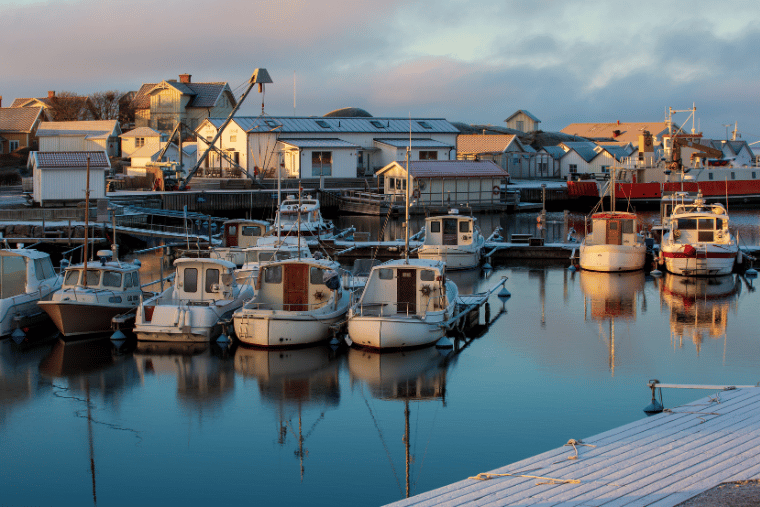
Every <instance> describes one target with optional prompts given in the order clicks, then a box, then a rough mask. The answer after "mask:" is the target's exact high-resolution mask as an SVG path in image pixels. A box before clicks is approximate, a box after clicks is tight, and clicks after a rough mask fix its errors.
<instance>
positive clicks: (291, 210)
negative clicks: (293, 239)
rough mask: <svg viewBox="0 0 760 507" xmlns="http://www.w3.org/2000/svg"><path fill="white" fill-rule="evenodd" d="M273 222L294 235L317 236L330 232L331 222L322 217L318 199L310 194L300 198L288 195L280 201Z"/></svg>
mask: <svg viewBox="0 0 760 507" xmlns="http://www.w3.org/2000/svg"><path fill="white" fill-rule="evenodd" d="M275 223H276V224H277V226H278V227H279V228H280V230H281V231H283V232H286V233H290V234H293V235H295V234H296V233H300V234H302V235H306V236H319V235H323V234H331V233H332V229H333V226H332V223H331V222H327V221H325V220H324V219H323V218H322V213H321V212H320V205H319V200H317V199H314V198H313V197H312V196H311V195H307V196H306V197H302V198H301V199H300V200H299V199H298V197H297V196H295V195H289V196H288V197H287V199H285V200H283V201H282V204H280V209H279V210H277V218H276V219H275Z"/></svg>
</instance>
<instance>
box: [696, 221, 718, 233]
mask: <svg viewBox="0 0 760 507" xmlns="http://www.w3.org/2000/svg"><path fill="white" fill-rule="evenodd" d="M697 227H698V228H699V230H700V231H706V230H710V231H711V230H713V229H715V221H714V220H713V219H712V218H700V219H699V220H698V221H697Z"/></svg>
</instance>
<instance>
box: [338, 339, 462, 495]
mask: <svg viewBox="0 0 760 507" xmlns="http://www.w3.org/2000/svg"><path fill="white" fill-rule="evenodd" d="M453 357H454V353H453V352H447V353H442V352H439V351H438V349H436V348H435V347H427V348H424V349H418V350H410V351H399V352H373V351H368V350H362V349H354V348H352V349H350V350H349V351H348V371H349V373H350V374H351V380H352V382H360V383H362V384H364V385H366V386H367V387H368V388H369V391H370V393H371V394H372V396H373V397H374V398H377V399H380V400H386V401H403V402H404V437H403V443H404V461H405V487H406V490H405V492H404V493H405V495H406V498H409V495H410V494H411V485H412V480H411V472H412V471H411V464H412V463H413V462H414V461H415V460H414V457H413V456H412V455H411V450H410V435H409V415H410V409H409V403H410V402H411V401H416V402H423V401H441V402H442V404H443V405H444V406H445V403H446V371H447V367H448V365H449V362H450V360H451V359H452V358H453ZM365 401H366V400H365ZM367 408H368V409H369V411H370V415H371V416H372V419H373V420H374V421H375V426H376V428H377V431H378V434H379V436H380V439H381V440H383V446H384V447H385V448H386V451H388V446H387V444H386V443H385V441H384V437H383V433H382V429H381V428H380V427H379V426H378V423H377V419H376V417H375V415H374V412H373V410H372V408H371V406H370V404H369V403H367ZM388 459H389V461H390V464H391V468H392V469H393V472H394V475H395V474H396V469H395V467H394V466H393V458H392V456H391V454H390V452H389V453H388ZM423 461H424V460H423ZM420 468H421V466H420ZM396 480H397V481H398V476H397V477H396ZM415 482H416V481H415Z"/></svg>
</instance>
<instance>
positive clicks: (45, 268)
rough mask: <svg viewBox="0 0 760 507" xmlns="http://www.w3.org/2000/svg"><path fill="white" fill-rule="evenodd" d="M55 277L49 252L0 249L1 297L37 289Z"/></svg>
mask: <svg viewBox="0 0 760 507" xmlns="http://www.w3.org/2000/svg"><path fill="white" fill-rule="evenodd" d="M55 278H56V274H55V269H54V268H53V263H52V261H51V260H50V256H49V255H48V254H46V253H44V252H38V251H37V250H30V249H25V248H20V249H13V250H11V249H7V250H0V299H5V298H10V297H14V296H18V295H20V294H25V293H27V292H32V291H35V290H37V287H38V286H39V285H40V284H41V283H43V282H46V281H48V280H54V279H55Z"/></svg>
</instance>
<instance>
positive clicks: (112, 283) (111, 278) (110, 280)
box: [103, 271, 121, 288]
mask: <svg viewBox="0 0 760 507" xmlns="http://www.w3.org/2000/svg"><path fill="white" fill-rule="evenodd" d="M103 287H116V288H119V287H121V273H119V272H118V271H106V272H104V273H103Z"/></svg>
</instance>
